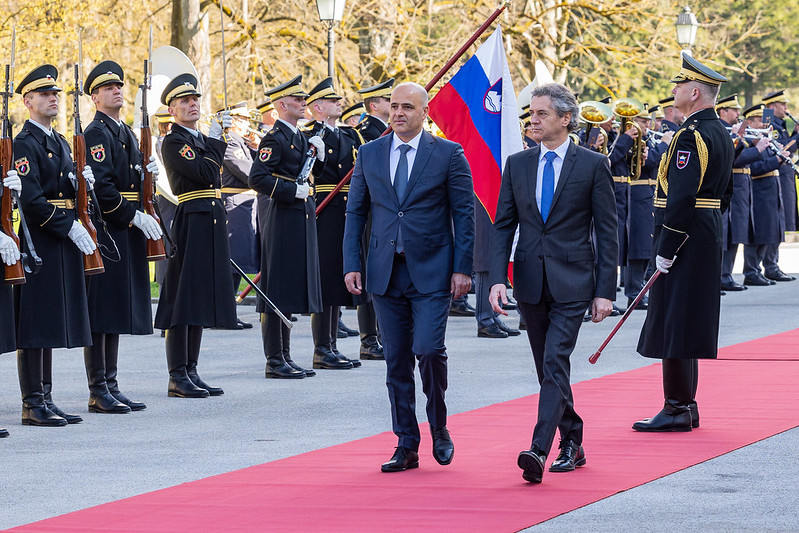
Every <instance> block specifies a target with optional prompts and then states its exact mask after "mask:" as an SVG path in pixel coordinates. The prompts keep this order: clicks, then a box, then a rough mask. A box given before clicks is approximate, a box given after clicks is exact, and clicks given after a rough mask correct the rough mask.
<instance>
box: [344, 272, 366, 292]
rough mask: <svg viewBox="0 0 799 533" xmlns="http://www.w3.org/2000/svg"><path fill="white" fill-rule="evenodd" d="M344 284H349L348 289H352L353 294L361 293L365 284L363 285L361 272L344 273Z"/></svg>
mask: <svg viewBox="0 0 799 533" xmlns="http://www.w3.org/2000/svg"><path fill="white" fill-rule="evenodd" d="M344 285H346V286H347V290H348V291H350V293H351V294H356V295H357V294H361V292H362V291H363V286H362V285H361V273H360V272H347V273H346V274H344Z"/></svg>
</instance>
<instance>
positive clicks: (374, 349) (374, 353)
mask: <svg viewBox="0 0 799 533" xmlns="http://www.w3.org/2000/svg"><path fill="white" fill-rule="evenodd" d="M360 355H361V359H364V360H367V361H385V359H386V355H385V353H384V352H383V347H382V346H381V345H380V343H379V342H377V341H375V342H374V343H372V344H364V343H363V342H362V343H361V354H360Z"/></svg>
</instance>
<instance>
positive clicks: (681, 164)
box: [677, 150, 691, 170]
mask: <svg viewBox="0 0 799 533" xmlns="http://www.w3.org/2000/svg"><path fill="white" fill-rule="evenodd" d="M689 159H691V152H686V151H685V150H678V151H677V168H678V169H680V170H682V169H684V168H685V167H687V166H688V160H689Z"/></svg>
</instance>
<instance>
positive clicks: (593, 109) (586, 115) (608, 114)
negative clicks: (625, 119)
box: [580, 100, 613, 155]
mask: <svg viewBox="0 0 799 533" xmlns="http://www.w3.org/2000/svg"><path fill="white" fill-rule="evenodd" d="M611 118H613V110H612V109H611V108H610V106H609V105H608V104H603V103H602V102H596V101H593V100H591V101H588V102H583V103H581V104H580V120H582V121H583V122H585V123H586V126H585V140H586V141H588V138H589V137H590V134H591V128H593V127H594V126H595V125H598V124H603V123H605V122H607V121H608V120H610V119H611ZM599 134H600V135H602V137H603V138H604V139H605V142H604V143H602V150H601V152H602V153H603V154H605V155H608V134H607V132H606V131H605V130H604V129H602V128H599Z"/></svg>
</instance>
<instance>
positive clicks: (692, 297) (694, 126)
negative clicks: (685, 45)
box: [633, 54, 734, 431]
mask: <svg viewBox="0 0 799 533" xmlns="http://www.w3.org/2000/svg"><path fill="white" fill-rule="evenodd" d="M725 81H727V79H726V78H725V77H724V76H722V75H721V74H718V73H717V72H714V71H713V70H711V69H709V68H707V67H706V66H704V65H702V64H701V63H700V62H699V61H697V60H696V59H694V58H692V57H691V56H689V55H686V54H683V56H682V69H681V70H680V72H679V74H678V75H677V76H676V77H675V78H674V79H673V80H672V83H675V84H676V85H675V87H674V89H673V90H672V94H673V95H674V105H675V107H677V108H678V109H679V110H680V111H681V112H682V113H684V114H685V115H686V117H687V118H686V120H685V122H684V123H683V126H682V127H681V128H680V129H679V130H678V131H677V134H675V136H674V138H673V139H672V141H671V143H670V145H669V150H668V152H667V153H666V155H665V156H664V157H663V158H662V159H661V163H660V168H659V169H658V178H657V180H658V186H657V192H656V194H655V233H654V239H655V240H654V253H653V255H654V256H655V261H654V262H655V265H656V267H657V269H658V270H659V271H660V272H661V273H662V274H665V275H662V276H661V277H659V278H658V279H657V281H655V283H654V285H653V286H652V290H651V292H650V297H649V312H648V313H647V317H646V320H645V322H644V326H643V329H642V330H641V337H640V339H639V341H638V353H640V354H641V355H643V356H644V357H653V358H656V359H663V394H664V397H665V405H664V407H663V409H662V410H661V411H660V412H659V413H658V414H657V415H655V416H654V417H652V418H647V419H645V420H641V421H638V422H636V423H635V424H633V429H635V430H636V431H691V429H692V428H695V427H699V411H698V409H697V406H696V400H695V395H696V387H697V380H698V359H715V358H716V355H717V350H718V333H719V310H720V307H721V287H720V285H721V282H720V279H719V271H720V269H721V214H722V212H723V211H725V210H726V209H727V207H728V206H729V203H730V199H731V197H732V164H733V158H734V150H733V145H732V139H731V138H730V134H729V132H728V131H727V130H726V129H724V126H722V125H721V123H720V122H719V119H718V115H716V112H715V110H714V109H713V107H714V105H715V103H716V98H717V97H718V91H719V86H720V85H721V83H722V82H725ZM686 237H687V240H686ZM683 243H684V244H683ZM675 256H676V257H675Z"/></svg>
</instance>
